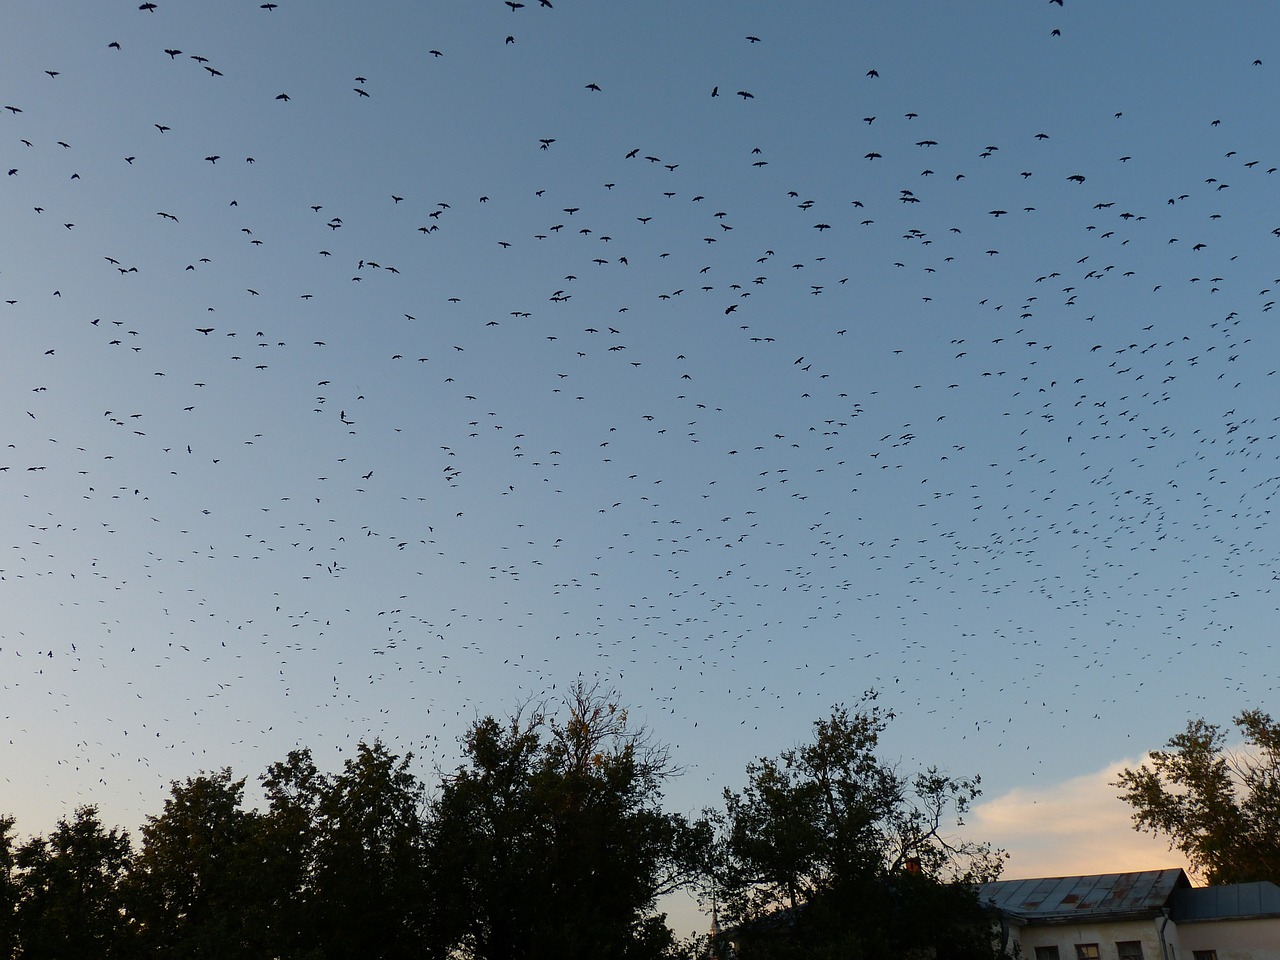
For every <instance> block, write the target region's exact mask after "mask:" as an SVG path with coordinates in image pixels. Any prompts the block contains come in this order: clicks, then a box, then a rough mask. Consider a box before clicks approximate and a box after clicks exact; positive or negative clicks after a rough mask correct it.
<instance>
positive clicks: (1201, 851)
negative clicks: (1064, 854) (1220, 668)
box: [1114, 710, 1280, 884]
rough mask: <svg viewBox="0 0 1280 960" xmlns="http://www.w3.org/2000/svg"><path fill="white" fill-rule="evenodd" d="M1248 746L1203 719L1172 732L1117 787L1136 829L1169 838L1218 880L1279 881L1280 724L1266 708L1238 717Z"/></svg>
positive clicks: (1211, 878)
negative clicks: (1234, 745) (1230, 741)
mask: <svg viewBox="0 0 1280 960" xmlns="http://www.w3.org/2000/svg"><path fill="white" fill-rule="evenodd" d="M1234 723H1235V727H1236V730H1237V731H1238V733H1239V734H1240V736H1241V737H1242V738H1243V739H1244V744H1245V745H1244V748H1243V749H1241V750H1229V749H1228V748H1227V736H1228V732H1227V731H1226V730H1224V729H1223V728H1222V727H1220V726H1218V725H1216V724H1212V723H1208V722H1206V721H1205V720H1203V719H1198V720H1191V721H1189V722H1188V723H1187V729H1186V730H1184V731H1183V732H1182V733H1179V734H1176V735H1175V736H1173V737H1170V738H1169V740H1168V742H1167V743H1166V744H1165V748H1164V749H1163V750H1154V751H1152V752H1151V754H1150V755H1149V756H1148V758H1147V762H1146V763H1144V764H1142V765H1141V766H1139V767H1138V768H1137V769H1136V770H1135V769H1125V770H1123V771H1121V773H1120V777H1119V779H1118V780H1117V781H1116V783H1115V784H1114V785H1115V786H1117V787H1119V788H1120V789H1121V791H1122V792H1121V793H1120V799H1122V800H1124V801H1125V802H1126V803H1127V804H1129V806H1130V807H1132V808H1133V824H1134V829H1136V830H1141V831H1145V832H1148V833H1154V834H1157V835H1161V836H1164V837H1166V838H1167V839H1168V841H1169V846H1170V848H1171V849H1177V850H1180V851H1181V852H1182V853H1183V855H1184V856H1186V858H1187V860H1188V861H1189V862H1190V863H1191V866H1192V868H1193V869H1194V870H1195V871H1196V872H1198V873H1201V874H1203V875H1204V877H1205V879H1206V880H1207V881H1208V882H1209V883H1211V884H1219V883H1248V882H1251V881H1254V880H1270V881H1272V882H1275V883H1280V724H1278V723H1276V722H1275V721H1273V720H1272V719H1271V717H1270V716H1269V715H1268V714H1266V713H1263V712H1262V711H1261V710H1246V711H1244V712H1243V713H1241V714H1240V715H1239V716H1237V717H1235V718H1234Z"/></svg>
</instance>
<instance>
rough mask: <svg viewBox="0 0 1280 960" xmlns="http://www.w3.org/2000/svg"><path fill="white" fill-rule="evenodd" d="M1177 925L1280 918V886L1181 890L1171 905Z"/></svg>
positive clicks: (1259, 884) (1265, 883)
mask: <svg viewBox="0 0 1280 960" xmlns="http://www.w3.org/2000/svg"><path fill="white" fill-rule="evenodd" d="M1171 907H1172V910H1173V919H1174V922H1175V923H1191V922H1195V921H1196V920H1228V919H1237V918H1241V917H1275V916H1280V887H1277V886H1276V885H1275V884H1274V883H1271V882H1269V881H1267V880H1259V881H1257V882H1255V883H1231V884H1226V885H1223V886H1220V887H1197V888H1195V889H1194V890H1178V891H1176V892H1175V893H1174V895H1173V902H1172V904H1171Z"/></svg>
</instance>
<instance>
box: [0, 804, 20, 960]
mask: <svg viewBox="0 0 1280 960" xmlns="http://www.w3.org/2000/svg"><path fill="white" fill-rule="evenodd" d="M15 823H16V821H15V820H14V819H13V817H10V816H0V957H12V956H14V955H15V952H16V947H17V943H18V925H17V909H18V869H17V862H16V858H17V850H18V848H17V841H16V838H15V837H14V834H13V827H14V824H15Z"/></svg>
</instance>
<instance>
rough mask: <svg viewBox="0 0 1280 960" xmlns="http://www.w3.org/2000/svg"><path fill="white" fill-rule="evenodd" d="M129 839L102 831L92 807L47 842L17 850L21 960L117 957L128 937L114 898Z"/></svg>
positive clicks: (78, 813)
mask: <svg viewBox="0 0 1280 960" xmlns="http://www.w3.org/2000/svg"><path fill="white" fill-rule="evenodd" d="M130 854H131V845H130V842H129V836H128V834H127V833H124V832H123V831H121V830H118V829H116V828H112V829H111V830H107V829H105V828H104V827H103V825H102V822H101V821H100V820H99V819H98V811H97V809H96V808H95V807H92V806H83V807H80V808H79V809H78V810H77V811H76V813H75V817H74V819H72V820H70V821H68V820H67V819H66V818H65V817H64V818H63V819H61V820H59V821H58V825H57V827H56V828H55V829H54V831H53V832H52V833H51V834H50V835H49V837H48V838H43V837H34V838H32V839H30V840H28V841H27V842H26V843H24V844H23V845H22V846H21V847H20V848H19V849H18V851H17V856H16V858H15V860H16V865H17V867H18V869H19V870H20V871H21V878H22V881H21V898H20V899H19V901H18V904H17V935H18V940H19V942H20V943H21V944H22V956H23V957H26V958H35V957H42V958H59V957H66V958H76V960H78V958H81V957H103V958H111V957H121V956H126V955H128V953H129V945H130V943H131V938H130V935H129V930H128V924H127V921H126V919H125V915H124V909H123V907H124V905H123V902H122V899H121V894H120V880H121V878H122V877H123V876H124V872H125V870H126V868H127V867H128V864H129V858H130Z"/></svg>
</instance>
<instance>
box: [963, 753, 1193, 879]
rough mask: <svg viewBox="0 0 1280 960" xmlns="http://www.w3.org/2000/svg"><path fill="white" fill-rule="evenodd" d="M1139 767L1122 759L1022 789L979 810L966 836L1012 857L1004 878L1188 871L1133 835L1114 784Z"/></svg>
mask: <svg viewBox="0 0 1280 960" xmlns="http://www.w3.org/2000/svg"><path fill="white" fill-rule="evenodd" d="M1140 762H1141V761H1136V760H1120V761H1117V762H1115V763H1113V764H1110V765H1109V766H1106V767H1104V768H1102V769H1101V770H1097V771H1094V772H1092V773H1086V774H1084V775H1082V776H1079V777H1074V778H1072V779H1070V780H1064V781H1062V782H1061V783H1058V784H1056V785H1053V786H1049V787H1037V788H1034V789H1027V788H1023V787H1018V788H1015V789H1013V790H1010V791H1009V792H1008V793H1005V794H1003V795H1001V796H998V797H994V798H992V799H990V800H988V801H986V802H985V803H981V804H979V805H978V806H976V807H975V808H974V809H973V811H972V812H971V814H970V816H969V817H967V818H966V819H967V823H968V831H967V832H968V833H969V835H971V836H975V837H981V838H982V839H983V840H986V841H989V842H990V843H992V844H994V845H996V846H999V847H1003V848H1004V849H1005V850H1007V851H1008V852H1009V854H1010V859H1009V863H1008V865H1007V866H1006V867H1005V871H1004V876H1005V877H1006V878H1008V879H1016V878H1021V877H1069V876H1083V875H1087V874H1092V873H1128V872H1131V871H1137V870H1157V869H1163V868H1166V867H1182V868H1183V869H1184V870H1187V872H1188V873H1190V868H1189V867H1188V865H1187V861H1186V858H1185V857H1183V856H1182V854H1181V853H1179V852H1178V851H1176V850H1170V849H1169V844H1168V842H1167V841H1166V840H1165V839H1164V838H1162V837H1155V836H1152V835H1151V834H1147V833H1139V832H1137V831H1136V830H1134V829H1133V822H1132V819H1131V817H1130V813H1131V811H1130V808H1129V807H1128V805H1127V804H1125V803H1124V802H1123V801H1122V800H1120V799H1118V797H1117V793H1118V791H1117V789H1116V788H1115V787H1113V786H1111V784H1113V783H1114V782H1115V780H1116V778H1117V777H1118V776H1119V774H1120V771H1121V770H1123V769H1124V768H1126V767H1130V768H1132V767H1135V766H1137V765H1138V763H1140Z"/></svg>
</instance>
